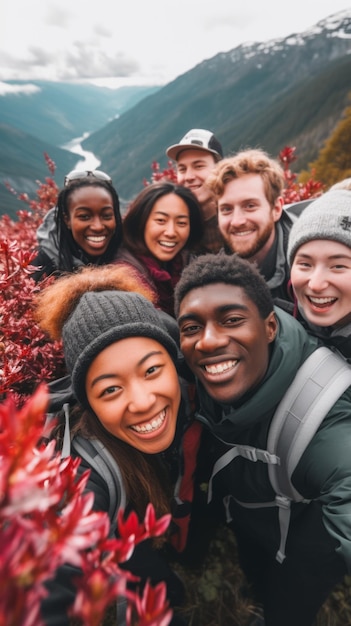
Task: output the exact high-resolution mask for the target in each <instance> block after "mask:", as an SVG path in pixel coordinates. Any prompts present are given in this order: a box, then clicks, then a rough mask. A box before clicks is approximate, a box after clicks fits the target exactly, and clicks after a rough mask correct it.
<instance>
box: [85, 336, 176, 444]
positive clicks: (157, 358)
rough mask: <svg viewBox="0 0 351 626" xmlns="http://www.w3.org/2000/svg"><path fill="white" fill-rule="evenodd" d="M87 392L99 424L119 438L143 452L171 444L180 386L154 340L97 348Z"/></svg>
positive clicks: (133, 340) (128, 340) (135, 339)
mask: <svg viewBox="0 0 351 626" xmlns="http://www.w3.org/2000/svg"><path fill="white" fill-rule="evenodd" d="M86 394H87V398H88V402H89V404H90V406H91V408H92V410H93V411H94V413H95V414H96V415H97V417H98V419H99V420H100V422H101V424H102V425H103V426H104V428H105V429H106V430H107V431H108V432H110V433H112V435H114V436H115V437H117V438H118V439H121V440H122V441H125V442H126V443H128V444H129V445H130V446H133V448H136V449H137V450H140V451H141V452H145V453H147V454H157V453H158V452H162V451H163V450H166V448H168V447H169V446H170V445H171V443H172V441H173V439H174V435H175V430H176V423H177V415H178V410H179V405H180V386H179V380H178V375H177V371H176V368H175V365H174V363H173V361H172V359H171V357H170V355H169V353H168V352H167V350H166V348H164V347H163V346H162V345H161V344H160V343H158V341H155V340H154V339H149V338H148V337H128V338H126V339H121V340H120V341H117V342H115V343H113V344H111V345H110V346H108V347H107V348H105V349H104V350H102V352H100V353H99V354H98V356H97V357H96V358H95V359H94V360H93V362H92V363H91V365H90V367H89V370H88V373H87V377H86Z"/></svg>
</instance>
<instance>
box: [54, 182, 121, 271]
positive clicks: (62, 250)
mask: <svg viewBox="0 0 351 626" xmlns="http://www.w3.org/2000/svg"><path fill="white" fill-rule="evenodd" d="M88 186H90V187H91V186H93V187H102V188H103V189H106V191H108V193H109V194H110V195H111V198H112V204H113V212H114V215H115V221H116V230H115V232H114V234H113V237H112V239H111V241H110V243H109V246H108V248H107V250H106V252H105V253H104V254H103V255H102V256H101V258H99V265H105V264H106V263H109V262H111V261H112V260H113V259H114V257H115V255H116V252H117V250H118V248H119V247H120V245H121V243H122V240H123V234H122V232H123V231H122V217H121V213H120V206H119V198H118V194H117V191H116V189H115V188H114V186H113V185H112V183H110V182H108V181H107V180H100V179H97V178H88V177H87V178H80V179H75V180H72V181H71V182H69V184H67V185H66V186H65V187H63V188H62V189H61V191H60V193H59V195H58V198H57V205H56V208H55V222H56V233H57V240H58V244H59V245H58V248H59V267H58V269H59V270H62V271H68V272H72V271H73V270H74V267H73V258H72V255H73V251H74V249H75V247H76V245H77V244H75V241H74V239H73V237H72V233H71V231H70V230H69V228H67V226H66V223H65V217H68V215H69V213H68V203H69V198H70V196H71V194H72V193H73V192H74V191H76V190H77V189H80V188H81V187H88Z"/></svg>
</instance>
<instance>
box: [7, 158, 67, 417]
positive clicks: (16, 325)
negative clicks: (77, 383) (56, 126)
mask: <svg viewBox="0 0 351 626" xmlns="http://www.w3.org/2000/svg"><path fill="white" fill-rule="evenodd" d="M45 158H46V162H47V164H48V168H49V170H50V172H51V173H53V172H54V170H55V164H54V163H53V161H51V159H49V157H48V156H47V155H45ZM57 192H58V188H57V185H56V183H55V182H54V180H53V179H52V178H46V182H45V183H40V182H39V181H38V190H37V199H36V200H29V199H28V197H27V196H26V195H25V194H21V195H18V197H19V199H21V200H23V202H25V203H26V204H28V206H29V208H30V210H27V211H18V212H17V216H18V219H17V221H14V220H11V219H10V218H9V216H7V215H3V216H2V217H1V218H0V319H1V330H0V399H1V398H4V397H6V394H7V393H8V392H13V393H14V394H15V397H16V401H17V403H18V405H19V406H21V405H22V404H23V402H24V400H25V399H26V398H27V397H28V396H30V395H31V393H32V392H33V390H34V389H35V387H36V386H37V385H38V384H39V383H40V382H42V381H49V380H52V379H53V378H59V377H60V376H63V375H64V374H65V368H64V360H63V354H62V347H61V344H60V343H59V342H50V341H49V340H48V338H47V336H46V335H45V334H44V333H43V332H42V331H41V330H40V328H39V327H38V325H37V324H36V323H35V321H34V319H33V314H32V306H33V295H34V294H35V293H36V292H37V291H38V289H40V286H37V285H36V284H35V282H34V281H33V279H32V278H31V277H30V271H31V262H32V260H33V259H34V257H35V246H36V230H37V228H38V226H39V224H40V223H41V222H42V219H43V217H44V215H45V214H46V212H47V211H48V210H49V209H50V208H51V207H52V206H54V205H55V203H56V199H57ZM14 193H16V192H14ZM16 195H17V194H16Z"/></svg>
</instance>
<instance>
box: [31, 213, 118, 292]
mask: <svg viewBox="0 0 351 626" xmlns="http://www.w3.org/2000/svg"><path fill="white" fill-rule="evenodd" d="M55 210H56V209H55V207H54V208H52V209H50V211H48V213H47V214H46V216H45V218H44V220H43V222H42V224H41V225H40V226H39V228H38V230H37V242H38V254H37V256H36V257H35V259H34V261H32V263H31V264H32V265H33V266H34V267H37V268H38V270H37V271H35V272H33V273H32V274H31V277H32V278H33V279H34V280H35V281H36V282H38V281H39V280H41V278H43V277H44V276H51V275H52V274H55V275H57V276H59V275H60V274H61V273H62V272H63V271H64V270H65V269H66V271H75V270H76V269H79V268H80V267H83V266H85V265H105V264H107V263H111V262H112V259H113V257H114V256H115V251H112V249H111V247H109V248H108V250H107V251H106V252H105V253H104V254H103V255H102V256H100V257H94V256H93V257H91V256H89V255H87V254H86V252H84V250H83V249H82V248H81V247H80V246H78V244H77V243H76V241H75V240H74V239H73V237H72V234H71V231H68V233H67V249H68V254H69V257H70V266H71V267H70V268H69V269H68V268H63V267H62V266H61V264H60V250H59V240H58V235H57V227H56V221H55ZM112 245H114V244H112ZM110 246H111V244H110Z"/></svg>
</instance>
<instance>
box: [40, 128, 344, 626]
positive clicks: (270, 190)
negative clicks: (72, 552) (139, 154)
mask: <svg viewBox="0 0 351 626" xmlns="http://www.w3.org/2000/svg"><path fill="white" fill-rule="evenodd" d="M166 152H167V155H168V156H169V157H170V158H172V159H173V160H174V161H175V164H176V169H177V177H178V182H177V183H176V184H175V183H171V182H167V181H165V182H159V183H154V184H151V185H148V186H147V187H145V189H143V190H142V191H141V192H140V193H139V194H138V195H137V197H136V198H135V199H134V200H133V201H132V202H131V204H130V206H129V207H128V209H127V212H126V215H125V216H124V217H123V219H122V217H121V214H120V209H119V202H118V195H117V192H116V190H115V188H114V186H113V185H112V182H111V180H110V178H109V177H108V176H107V175H106V174H105V173H103V172H99V171H94V172H88V171H86V172H84V171H83V172H79V171H74V172H71V173H70V174H69V175H68V176H67V177H66V179H65V184H64V187H63V189H62V191H61V192H60V194H59V197H58V201H57V206H56V207H55V208H54V209H52V211H51V212H49V213H48V215H47V217H46V219H45V221H44V223H43V225H42V226H41V227H40V229H39V231H38V245H39V252H38V256H37V259H36V261H35V265H36V267H37V271H36V272H35V274H34V277H35V279H36V280H42V279H43V277H44V276H45V275H52V274H55V273H56V274H57V279H56V280H54V281H53V282H52V281H51V282H50V284H48V285H47V286H45V283H42V288H41V290H40V293H39V295H38V297H37V306H36V316H37V319H38V321H39V323H40V325H41V326H42V328H43V329H44V330H46V331H47V332H48V335H49V336H50V337H51V338H53V339H57V338H62V340H63V349H64V354H65V360H66V365H67V373H68V377H69V383H70V391H71V394H72V396H73V399H74V401H73V407H72V411H71V418H70V426H69V433H68V437H69V440H70V442H71V446H70V450H69V453H70V454H73V455H76V456H79V452H78V450H79V446H78V445H77V441H79V438H83V439H85V440H90V441H92V440H98V441H100V442H101V443H102V444H103V446H104V447H105V448H106V449H107V450H108V451H109V453H110V457H111V459H112V460H111V462H113V463H115V464H116V465H117V467H118V468H119V471H120V474H121V477H122V478H121V480H122V484H123V493H124V496H125V503H126V509H127V510H135V511H136V512H137V513H138V515H140V517H143V515H144V513H145V509H146V506H147V504H148V502H151V503H152V504H153V505H154V507H155V510H156V512H157V514H163V513H164V512H170V511H171V512H172V514H173V520H172V523H171V525H170V528H169V532H168V535H167V537H166V538H165V541H164V542H163V544H162V545H159V544H157V545H155V544H154V543H153V542H151V541H149V542H145V545H143V544H141V545H140V546H138V548H137V550H136V552H135V554H134V555H133V557H132V558H131V559H130V562H128V563H127V564H126V567H127V568H128V569H130V571H131V572H132V573H133V574H134V575H135V576H137V577H138V580H139V583H136V584H139V585H140V588H141V589H142V587H143V584H145V581H146V580H147V579H149V580H150V581H151V582H152V583H153V584H156V583H157V582H159V581H161V580H163V581H165V583H166V584H167V597H168V600H169V602H170V604H171V606H172V607H173V608H174V613H173V619H172V622H171V624H172V626H177V625H179V626H180V625H183V624H186V621H185V619H184V617H183V616H182V611H181V609H180V610H178V609H177V607H181V605H182V602H183V596H184V589H183V586H182V583H181V581H180V580H179V578H178V576H177V575H176V574H175V573H174V572H173V570H172V568H171V566H170V564H169V560H170V555H172V558H174V552H175V549H174V546H177V547H178V550H183V551H187V550H188V551H189V552H190V554H191V547H192V546H191V542H193V541H194V542H196V539H197V538H198V537H200V536H201V532H199V533H197V525H200V526H201V524H205V521H204V516H206V515H207V514H208V518H209V519H211V523H212V521H213V520H216V521H218V522H220V523H223V522H224V523H226V524H228V526H229V527H230V528H231V529H232V530H233V532H234V533H235V536H236V539H237V544H238V553H239V559H240V565H241V567H242V569H243V571H244V573H245V575H246V577H247V580H248V582H249V584H250V585H251V588H252V592H253V594H254V597H255V599H256V601H257V603H258V605H260V606H262V609H263V618H262V624H265V626H282V625H283V624H284V626H296V624H299V626H312V625H313V623H314V620H315V617H316V614H317V612H318V610H319V608H320V607H321V605H322V604H323V602H324V601H325V599H326V598H327V596H328V594H329V593H330V591H331V590H332V589H333V587H334V586H335V585H336V584H337V583H339V582H341V581H342V580H343V578H344V576H345V575H346V574H347V573H350V572H351V454H350V446H351V385H348V383H347V384H346V385H345V387H344V388H343V389H341V390H340V392H339V396H338V397H337V398H336V399H333V401H332V402H331V403H330V404H331V406H329V405H328V402H327V401H326V402H325V406H326V410H325V415H324V414H323V415H322V416H321V419H320V421H319V422H318V424H317V426H316V428H315V430H314V431H313V430H312V429H311V428H310V434H309V438H308V440H307V441H306V444H305V446H304V447H303V449H302V451H301V456H300V457H298V458H297V459H296V463H295V465H293V467H292V470H291V483H292V487H293V489H294V490H295V492H296V493H297V494H299V496H300V497H299V498H296V501H294V499H293V501H292V502H289V503H288V502H287V498H286V497H285V496H284V491H283V490H282V492H281V493H276V489H275V487H274V486H273V484H272V478H271V469H270V465H271V464H276V465H280V466H282V467H283V466H284V465H285V463H287V462H288V461H289V462H290V459H285V456H287V455H288V453H289V446H290V443H291V442H290V440H288V439H287V440H286V441H285V444H284V446H283V448H282V451H281V456H280V457H279V456H278V455H277V454H276V453H274V454H273V453H272V450H271V449H270V441H271V433H270V429H271V424H272V421H273V418H274V416H275V414H276V412H277V410H279V407H280V406H281V404H282V402H285V401H286V399H287V398H289V393H290V395H291V390H292V388H293V385H294V384H295V380H296V379H297V378H298V377H300V378H301V376H305V374H304V372H305V369H306V368H305V367H303V366H306V364H307V363H308V362H309V359H310V357H311V356H312V357H313V356H314V357H315V361H316V362H317V365H319V358H322V357H319V355H320V354H321V353H320V351H319V350H320V348H321V346H327V348H324V352H323V355H324V356H323V358H324V357H326V356H328V355H329V354H331V355H332V357H333V358H334V361H335V362H336V366H337V367H338V368H340V370H341V369H342V371H343V372H344V373H345V375H346V381H347V380H348V378H347V377H348V368H349V366H348V362H349V360H350V359H351V340H350V336H351V287H350V286H349V285H351V283H348V282H347V280H348V276H349V273H350V272H351V184H350V183H351V181H350V179H346V180H344V181H342V182H340V183H339V184H337V185H335V186H334V187H333V188H331V189H330V190H328V191H326V192H325V193H323V195H322V196H320V197H319V198H317V199H315V200H313V201H311V202H310V203H309V205H308V206H307V207H306V208H305V209H304V210H303V211H302V213H301V215H299V216H298V217H296V215H294V214H293V212H291V213H289V211H288V210H286V208H284V202H283V197H282V194H283V189H284V174H283V170H282V168H281V167H280V165H279V163H277V162H276V161H275V160H274V159H272V158H271V157H270V156H269V155H268V154H267V153H265V152H264V151H262V150H259V149H247V150H243V151H241V152H239V153H237V154H235V155H233V156H229V157H224V156H223V150H222V147H221V145H220V143H219V142H218V140H217V139H216V137H215V136H214V134H213V133H212V132H210V131H207V130H203V129H193V130H191V131H189V132H188V133H186V135H185V136H184V137H183V138H182V139H181V140H180V141H179V143H177V144H175V145H172V146H170V147H169V148H168V149H167V151H166ZM122 233H123V234H122ZM320 369H322V370H323V368H320ZM322 374H323V376H324V378H323V379H322V383H321V382H320V381H319V379H316V377H314V374H313V375H309V377H308V382H309V383H310V384H309V386H308V390H309V391H308V393H309V396H310V397H308V402H309V403H310V404H313V402H314V400H315V399H317V396H318V392H319V389H320V388H321V387H322V388H323V387H326V388H327V380H328V377H330V370H329V371H327V372H324V371H322ZM350 376H351V374H350ZM300 378H299V380H300ZM303 382H305V381H304V380H303ZM350 383H351V380H350ZM311 389H312V392H311ZM303 396H304V393H303V387H301V391H300V392H299V393H298V394H297V400H296V403H297V404H296V406H295V405H294V406H293V407H292V408H291V410H290V409H289V412H290V413H292V414H293V415H294V416H295V421H297V419H299V411H300V410H301V408H299V406H298V405H299V402H300V404H301V401H302V400H304V401H305V398H304V397H303ZM304 417H305V415H302V418H301V421H302V422H303V421H304ZM322 418H323V419H322ZM287 423H288V422H287ZM289 427H290V422H289ZM66 431H67V424H65V422H64V421H63V423H62V426H61V425H59V426H58V428H57V429H56V430H55V431H54V433H53V436H54V437H55V438H56V440H57V442H58V447H60V446H61V443H62V441H63V440H67V432H66ZM284 455H285V456H284ZM86 469H90V470H91V474H90V478H89V481H88V484H87V489H89V490H91V491H93V492H94V494H95V504H94V506H95V508H96V509H97V510H103V511H109V494H108V489H107V486H106V483H105V482H104V480H103V478H102V477H101V476H100V475H99V474H98V472H97V471H96V468H94V467H93V465H89V463H87V462H86V461H84V460H82V462H81V471H84V470H86ZM184 483H186V484H187V490H185V491H182V488H183V486H184ZM204 483H205V484H207V486H208V490H207V493H206V494H205V496H204V491H203V485H204ZM189 485H191V488H190V490H189ZM200 485H201V488H200ZM204 498H205V501H204V500H203V499H204ZM287 508H289V517H288V523H287V524H286V525H285V529H284V528H283V526H284V524H283V522H282V520H283V519H285V518H284V512H283V511H284V510H286V509H287ZM184 511H185V512H186V514H184ZM199 511H200V513H199ZM184 515H185V517H186V518H187V517H189V518H190V519H189V520H187V521H188V522H189V524H188V526H187V525H185V524H184V523H181V524H179V519H181V520H182V522H184V519H183V518H182V516H184ZM111 522H113V520H111ZM209 526H210V524H209ZM283 534H284V541H282V535H283ZM180 535H181V536H180ZM73 580H74V572H73V573H72V571H71V569H70V568H69V567H67V568H65V567H64V568H61V570H60V571H58V572H57V576H56V578H55V579H54V580H53V581H48V584H47V587H48V591H49V593H48V596H47V598H46V599H45V600H44V601H43V615H44V618H45V622H46V624H47V625H48V626H64V625H65V624H68V623H69V622H68V617H67V611H68V607H69V605H70V603H71V602H72V599H73V598H74V593H75V592H74V582H73ZM118 623H119V624H120V621H119V622H118Z"/></svg>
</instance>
